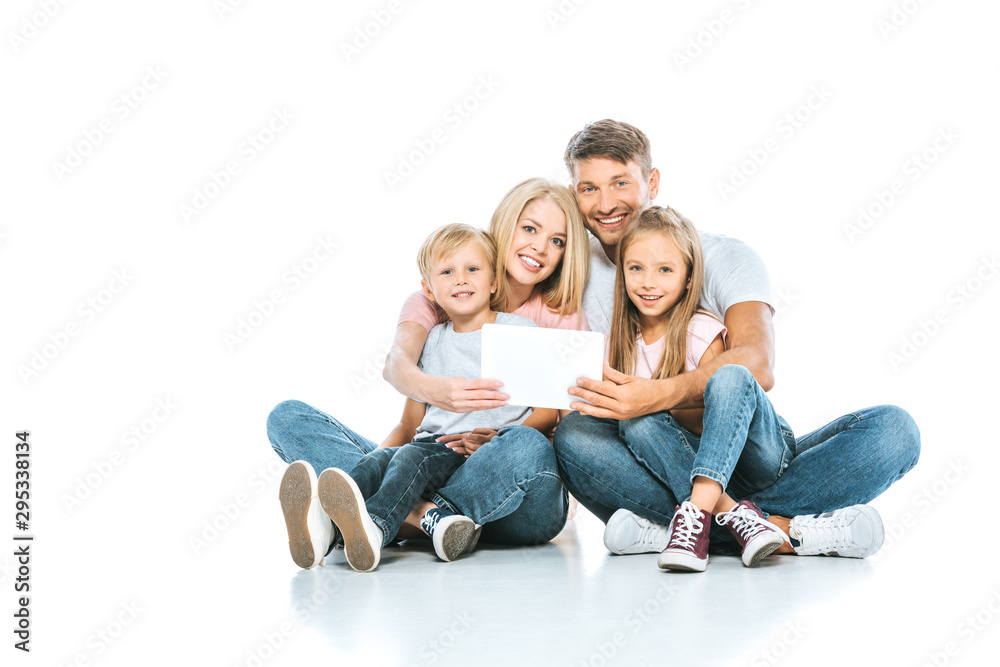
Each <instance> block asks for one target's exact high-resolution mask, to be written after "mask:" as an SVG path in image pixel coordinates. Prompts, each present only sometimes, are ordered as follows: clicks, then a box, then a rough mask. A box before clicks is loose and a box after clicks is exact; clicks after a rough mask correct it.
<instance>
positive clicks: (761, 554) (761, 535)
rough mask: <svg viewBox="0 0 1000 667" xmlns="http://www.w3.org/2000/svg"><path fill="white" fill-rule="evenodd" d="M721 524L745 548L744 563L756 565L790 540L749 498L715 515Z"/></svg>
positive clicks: (750, 565)
mask: <svg viewBox="0 0 1000 667" xmlns="http://www.w3.org/2000/svg"><path fill="white" fill-rule="evenodd" d="M715 520H716V521H717V522H718V524H719V525H720V526H725V527H726V528H727V529H728V530H729V532H730V533H732V534H733V537H735V538H736V541H737V542H739V543H740V547H741V548H742V549H743V564H744V565H746V566H747V567H752V566H754V565H756V564H757V563H758V562H759V561H760V560H761V559H762V558H766V557H767V556H770V555H771V553H772V552H773V551H774V550H775V549H777V548H778V547H780V546H781V545H782V543H783V542H786V541H787V540H788V536H787V535H785V533H784V531H783V530H781V529H780V528H778V527H777V526H775V525H774V524H773V523H769V522H768V520H767V519H765V518H764V513H763V512H761V511H760V508H759V507H757V506H756V505H754V504H753V503H752V502H750V501H749V500H741V501H740V502H739V503H738V504H737V505H736V507H734V508H733V509H731V510H729V511H728V512H722V513H721V514H719V515H718V516H716V517H715Z"/></svg>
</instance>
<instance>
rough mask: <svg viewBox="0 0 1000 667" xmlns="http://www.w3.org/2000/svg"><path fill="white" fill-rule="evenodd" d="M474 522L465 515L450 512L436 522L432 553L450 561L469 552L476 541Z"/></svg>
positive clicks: (432, 537) (477, 536) (476, 533)
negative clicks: (449, 514)
mask: <svg viewBox="0 0 1000 667" xmlns="http://www.w3.org/2000/svg"><path fill="white" fill-rule="evenodd" d="M478 538H479V535H478V532H477V531H476V524H475V523H474V522H473V521H472V519H470V518H469V517H466V516H461V515H459V514H452V515H451V516H447V517H445V518H444V519H441V521H439V522H438V524H437V526H435V527H434V535H432V536H431V539H432V540H433V542H434V553H436V554H437V556H438V558H440V559H441V560H443V561H445V562H449V563H450V562H451V561H453V560H455V559H456V558H458V557H460V556H464V555H465V554H467V553H470V552H471V551H472V549H474V548H475V546H476V544H475V543H476V542H478Z"/></svg>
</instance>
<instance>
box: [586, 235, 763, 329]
mask: <svg viewBox="0 0 1000 667" xmlns="http://www.w3.org/2000/svg"><path fill="white" fill-rule="evenodd" d="M699 236H701V248H702V254H703V255H704V259H705V282H704V286H703V287H702V292H701V303H700V304H699V305H700V307H701V308H703V309H705V310H707V311H708V312H710V313H712V314H713V315H715V317H717V318H718V319H719V321H720V322H721V321H725V319H726V311H727V310H729V307H730V306H732V305H733V304H735V303H742V302H744V301H762V302H763V303H766V304H767V305H768V306H769V307H770V308H771V314H772V315H773V314H774V306H773V305H772V304H771V280H770V278H768V275H767V267H765V266H764V262H763V261H762V260H761V258H760V255H758V254H757V253H756V252H755V251H754V250H753V248H751V247H750V246H748V245H747V244H746V243H743V241H740V240H738V239H734V238H731V237H729V236H723V235H722V234H711V233H709V232H700V233H699ZM614 300H615V265H614V264H612V263H611V260H609V259H608V256H607V255H606V254H604V247H603V246H602V245H601V242H600V241H599V240H598V239H597V237H596V236H594V235H591V236H590V279H589V280H588V282H587V288H586V289H585V290H584V292H583V313H584V315H586V317H587V322H588V323H589V324H590V330H591V331H600V332H602V333H605V334H606V333H608V331H610V330H611V313H612V311H613V309H614Z"/></svg>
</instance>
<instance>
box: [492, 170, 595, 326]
mask: <svg viewBox="0 0 1000 667" xmlns="http://www.w3.org/2000/svg"><path fill="white" fill-rule="evenodd" d="M545 197H547V198H548V199H550V200H551V201H552V203H553V204H555V205H556V206H558V207H559V208H560V210H562V212H563V213H564V214H565V216H566V249H565V251H564V252H563V256H562V261H561V262H560V263H559V266H557V267H556V270H555V271H553V272H552V275H550V276H549V277H548V278H546V279H545V281H544V282H542V283H541V284H540V285H538V288H539V289H540V290H541V292H542V299H543V300H544V301H545V305H546V306H548V307H549V309H550V310H552V311H554V312H557V313H559V314H560V315H562V316H566V315H570V314H572V313H574V312H580V309H581V307H582V304H583V290H584V288H585V287H586V286H587V279H588V278H589V277H590V241H589V239H588V238H587V228H586V227H584V225H583V216H581V215H580V209H579V208H578V207H577V205H576V198H575V197H574V196H573V192H572V191H571V190H570V189H569V188H567V187H565V186H563V185H559V184H558V183H553V182H552V181H548V180H546V179H544V178H529V179H527V180H525V181H521V182H520V183H518V184H517V185H515V186H514V187H513V188H511V189H510V192H508V193H507V194H506V195H504V198H503V199H502V200H501V201H500V204H499V205H498V206H497V208H496V210H495V211H494V212H493V217H492V218H491V219H490V234H491V235H492V236H493V238H494V239H496V244H497V248H498V249H499V252H498V253H497V260H496V267H495V271H494V274H495V275H496V277H497V294H496V296H497V299H496V303H497V307H496V309H495V310H500V311H502V312H510V310H512V309H511V308H510V305H511V303H510V302H511V299H512V293H511V289H510V282H509V280H508V278H507V270H506V267H505V263H506V261H507V255H508V254H509V252H510V246H511V244H512V243H513V241H514V232H515V230H516V228H517V221H518V219H519V218H520V217H521V214H522V213H523V212H524V208H525V207H526V206H527V205H528V204H530V203H531V202H533V201H534V200H536V199H542V198H545Z"/></svg>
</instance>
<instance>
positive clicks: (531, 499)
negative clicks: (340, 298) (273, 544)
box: [267, 401, 568, 544]
mask: <svg viewBox="0 0 1000 667" xmlns="http://www.w3.org/2000/svg"><path fill="white" fill-rule="evenodd" d="M267 436H268V439H269V440H270V441H271V446H272V447H274V451H275V452H277V453H278V456H280V457H281V458H282V459H283V460H284V461H285V462H286V463H292V462H293V461H298V460H302V461H306V462H308V463H310V464H311V465H312V466H313V468H314V469H315V470H316V474H320V473H322V472H323V470H326V469H327V468H340V469H341V470H344V471H347V472H349V473H350V472H351V471H352V470H353V469H354V467H355V466H356V465H358V463H359V462H360V461H361V459H362V457H364V456H365V455H366V454H368V453H369V452H373V451H374V450H376V449H377V448H378V445H377V444H376V443H374V442H372V441H371V440H368V439H367V438H364V437H362V436H360V435H358V434H357V433H355V432H354V431H352V430H350V429H349V428H347V427H345V426H344V425H343V424H341V423H340V422H339V421H337V420H336V419H334V418H333V417H331V416H330V415H328V414H326V413H325V412H322V411H320V410H317V409H316V408H314V407H312V406H310V405H307V404H306V403H303V402H301V401H283V402H281V403H279V404H278V405H277V406H276V407H275V408H274V409H273V410H272V411H271V414H270V415H268V418H267ZM379 451H380V452H382V451H389V450H379ZM382 456H384V455H382ZM352 477H353V475H352ZM355 481H357V479H356V478H355ZM359 487H360V484H359ZM423 490H424V487H421V492H422V491H423ZM362 492H364V491H363V490H362ZM418 495H419V494H418ZM431 502H434V503H435V504H437V505H438V506H439V507H443V508H446V509H449V510H451V511H452V512H455V513H456V514H463V515H465V516H467V517H469V518H470V519H472V520H473V521H475V522H476V523H478V524H480V525H483V532H482V536H481V538H480V541H482V542H493V543H498V544H540V543H543V542H547V541H548V540H550V539H552V538H553V537H555V536H556V535H557V534H558V533H559V531H560V530H562V528H563V526H564V525H565V523H566V512H567V507H568V505H567V499H566V489H565V488H564V487H563V484H562V481H561V480H560V478H559V472H558V465H557V463H556V457H555V452H554V450H553V448H552V444H551V443H550V442H549V441H548V440H547V439H546V438H545V436H543V435H542V434H541V433H539V432H538V431H536V430H535V429H532V428H529V427H527V426H511V427H508V428H505V429H501V430H500V432H499V435H497V437H495V438H493V440H491V441H490V442H488V443H486V444H485V445H483V446H482V447H480V448H479V449H478V450H477V451H476V453H475V454H473V455H472V456H471V457H469V458H468V459H467V460H466V461H465V463H463V464H462V465H461V466H460V467H459V469H458V470H457V471H456V472H455V473H454V474H453V475H452V476H451V477H450V478H449V479H448V481H447V483H445V485H444V486H442V487H440V488H439V489H438V492H437V494H435V495H434V496H433V497H432V498H431ZM414 504H415V502H414ZM412 507H413V505H411V506H410V507H409V508H407V510H406V512H409V510H410V509H412ZM404 517H405V514H404ZM392 537H393V536H392V535H387V538H392Z"/></svg>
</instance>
